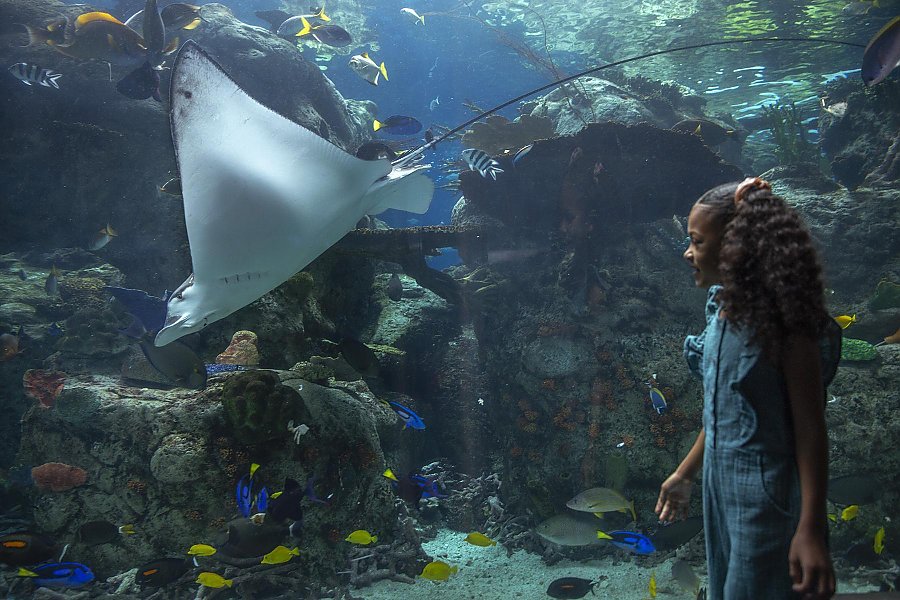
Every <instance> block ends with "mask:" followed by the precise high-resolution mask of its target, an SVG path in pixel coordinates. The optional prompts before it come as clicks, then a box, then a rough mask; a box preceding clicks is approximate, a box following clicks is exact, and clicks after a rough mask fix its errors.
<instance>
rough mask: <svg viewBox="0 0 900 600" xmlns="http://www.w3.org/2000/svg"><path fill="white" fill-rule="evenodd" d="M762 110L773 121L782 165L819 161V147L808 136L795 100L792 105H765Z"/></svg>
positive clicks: (778, 155)
mask: <svg viewBox="0 0 900 600" xmlns="http://www.w3.org/2000/svg"><path fill="white" fill-rule="evenodd" d="M762 111H763V115H764V116H765V117H766V118H767V119H769V122H770V123H771V126H772V137H773V141H774V142H775V157H776V158H777V159H778V161H779V162H780V163H781V164H782V165H800V164H808V163H813V164H815V163H817V162H818V154H819V152H818V149H817V148H816V145H815V144H813V143H812V142H810V141H809V139H808V138H807V137H806V127H804V126H803V123H802V122H801V121H802V118H801V116H800V112H799V111H798V110H797V107H796V106H795V105H794V103H793V102H791V104H790V105H783V104H773V105H770V106H764V107H763V109H762Z"/></svg>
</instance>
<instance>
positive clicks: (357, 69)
mask: <svg viewBox="0 0 900 600" xmlns="http://www.w3.org/2000/svg"><path fill="white" fill-rule="evenodd" d="M350 68H351V69H353V72H354V73H356V74H357V75H359V76H360V77H362V78H363V79H365V80H366V81H368V82H369V83H371V84H372V85H378V79H379V78H380V77H384V80H385V81H387V80H388V74H387V67H385V66H384V61H382V63H381V65H378V63H376V62H375V61H374V60H372V59H371V58H369V53H368V52H363V53H362V54H356V55H354V56H352V57H351V58H350Z"/></svg>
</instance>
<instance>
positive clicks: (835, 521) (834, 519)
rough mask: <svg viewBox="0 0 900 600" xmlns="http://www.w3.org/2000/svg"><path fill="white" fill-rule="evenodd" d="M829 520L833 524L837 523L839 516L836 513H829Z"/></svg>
mask: <svg viewBox="0 0 900 600" xmlns="http://www.w3.org/2000/svg"><path fill="white" fill-rule="evenodd" d="M828 520H829V521H831V522H832V523H837V515H836V514H834V513H828Z"/></svg>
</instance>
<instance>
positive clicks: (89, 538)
mask: <svg viewBox="0 0 900 600" xmlns="http://www.w3.org/2000/svg"><path fill="white" fill-rule="evenodd" d="M126 533H134V529H133V528H132V527H131V526H130V525H123V526H122V527H119V526H117V525H113V524H112V523H110V522H109V521H88V522H87V523H85V524H84V525H82V526H81V527H79V528H78V541H80V542H81V543H82V544H87V545H88V546H99V545H100V544H109V543H110V542H117V541H118V540H119V536H120V535H123V534H126Z"/></svg>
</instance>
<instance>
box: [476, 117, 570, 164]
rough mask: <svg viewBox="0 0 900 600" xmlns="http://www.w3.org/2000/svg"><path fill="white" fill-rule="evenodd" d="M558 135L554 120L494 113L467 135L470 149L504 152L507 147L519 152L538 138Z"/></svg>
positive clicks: (513, 151) (492, 153)
mask: <svg viewBox="0 0 900 600" xmlns="http://www.w3.org/2000/svg"><path fill="white" fill-rule="evenodd" d="M552 137H556V131H554V129H553V122H552V121H550V119H547V118H545V117H536V116H532V115H522V116H520V117H518V118H517V119H516V120H515V121H510V120H509V119H507V118H506V117H503V116H500V115H492V116H490V117H488V118H487V119H485V120H484V121H479V122H478V123H475V124H474V125H472V129H470V130H468V131H466V133H465V134H464V135H463V138H462V143H463V146H464V147H466V148H478V149H479V150H484V151H485V152H487V153H488V154H491V155H495V154H501V153H502V152H503V151H504V150H505V151H507V152H510V151H511V152H512V153H515V152H516V150H518V149H519V148H522V147H523V146H527V145H528V144H530V143H532V142H534V141H535V140H544V139H549V138H552Z"/></svg>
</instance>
